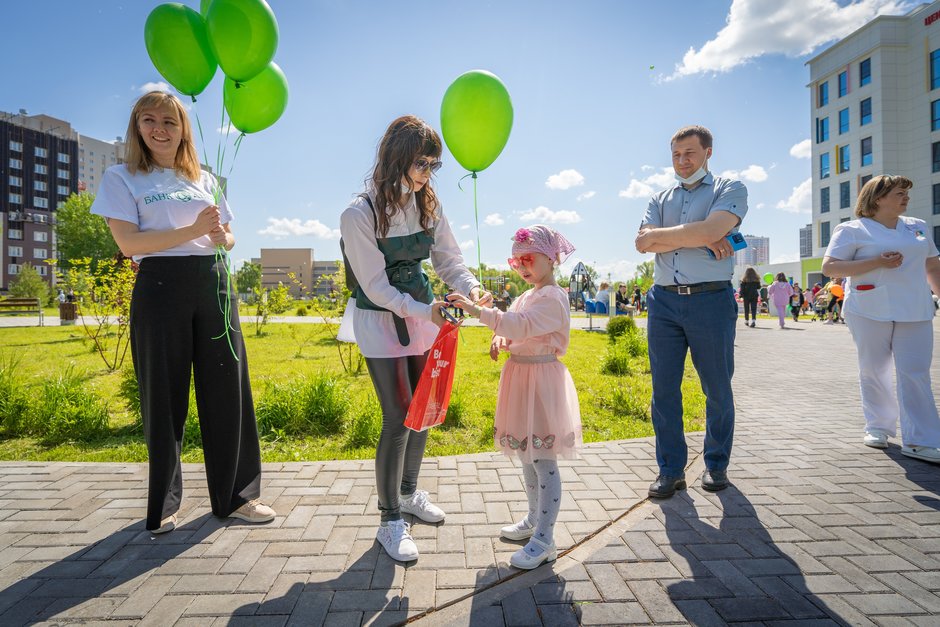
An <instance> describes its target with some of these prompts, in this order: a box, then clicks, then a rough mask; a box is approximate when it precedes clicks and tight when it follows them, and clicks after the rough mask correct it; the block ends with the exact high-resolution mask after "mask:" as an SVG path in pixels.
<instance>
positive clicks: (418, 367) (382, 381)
mask: <svg viewBox="0 0 940 627" xmlns="http://www.w3.org/2000/svg"><path fill="white" fill-rule="evenodd" d="M427 359H428V354H427V353H424V354H423V355H412V356H409V357H392V358H372V357H367V358H366V367H367V368H368V369H369V375H370V376H371V377H372V385H374V386H375V393H376V395H377V396H378V397H379V403H380V404H381V405H382V435H381V436H380V437H379V445H378V447H377V448H376V450H375V483H376V487H377V489H378V493H379V511H380V512H381V514H382V522H383V523H384V522H388V521H390V520H400V519H401V512H400V511H399V509H398V495H399V494H403V495H405V496H408V495H411V494H414V491H415V489H416V488H417V486H418V472H419V471H420V470H421V460H422V459H423V458H424V446H425V444H426V443H427V440H428V432H427V431H421V432H420V433H419V432H417V431H412V430H411V429H409V428H407V427H406V426H405V416H407V415H408V406H409V405H410V404H411V396H412V394H413V393H414V390H415V387H417V385H418V379H419V377H421V371H422V370H424V362H426V361H427Z"/></svg>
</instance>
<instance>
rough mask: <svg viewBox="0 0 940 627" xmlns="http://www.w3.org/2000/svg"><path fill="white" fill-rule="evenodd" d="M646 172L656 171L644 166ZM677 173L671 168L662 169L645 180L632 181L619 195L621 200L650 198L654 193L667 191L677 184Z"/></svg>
mask: <svg viewBox="0 0 940 627" xmlns="http://www.w3.org/2000/svg"><path fill="white" fill-rule="evenodd" d="M640 169H641V170H643V171H644V172H648V171H652V170H655V168H653V167H652V166H647V165H644V166H643V167H642V168H640ZM675 180H676V179H675V172H674V171H673V169H672V168H671V167H665V168H660V171H659V172H654V173H653V174H650V175H649V176H647V177H646V178H644V179H630V183H629V185H627V188H626V189H622V190H620V193H619V194H617V195H618V196H620V197H621V198H649V197H650V196H652V195H653V192H656V191H659V190H661V189H665V188H667V187H669V186H670V185H672V184H673V183H674V182H675Z"/></svg>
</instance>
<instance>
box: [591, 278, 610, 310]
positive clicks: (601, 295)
mask: <svg viewBox="0 0 940 627" xmlns="http://www.w3.org/2000/svg"><path fill="white" fill-rule="evenodd" d="M594 301H595V302H598V303H604V306H605V307H607V308H608V309H609V308H610V283H607V282H606V281H605V282H602V283H601V289H599V290H598V291H597V294H595V295H594Z"/></svg>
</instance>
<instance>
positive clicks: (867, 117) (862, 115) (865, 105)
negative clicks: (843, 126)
mask: <svg viewBox="0 0 940 627" xmlns="http://www.w3.org/2000/svg"><path fill="white" fill-rule="evenodd" d="M858 123H859V125H860V126H865V125H866V124H871V98H865V100H862V101H861V102H860V103H859V104H858Z"/></svg>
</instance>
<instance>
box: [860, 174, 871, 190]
mask: <svg viewBox="0 0 940 627" xmlns="http://www.w3.org/2000/svg"><path fill="white" fill-rule="evenodd" d="M871 177H872V175H871V174H866V175H865V176H863V177H862V178H861V180H860V181H859V185H858V188H859V189H860V190H861V189H862V188H863V187H865V183H867V182H868V181H870V180H871Z"/></svg>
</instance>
